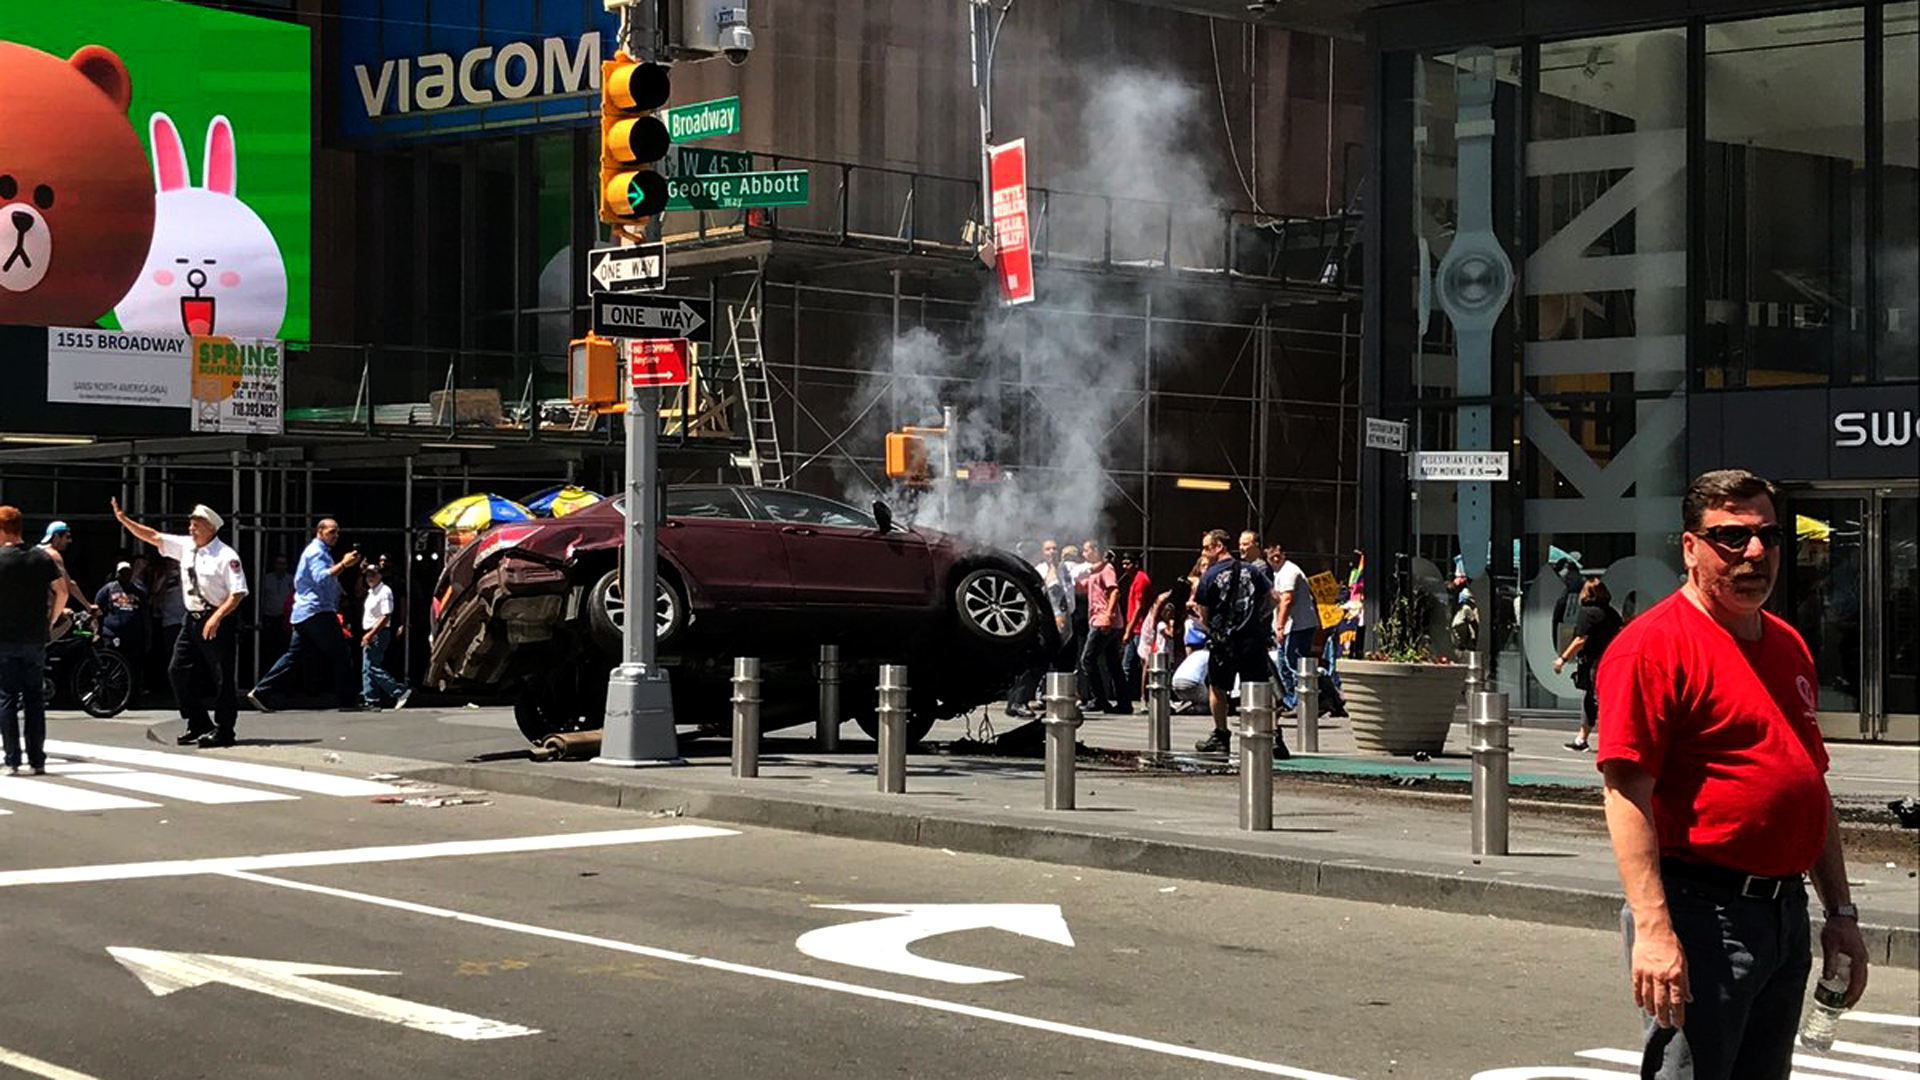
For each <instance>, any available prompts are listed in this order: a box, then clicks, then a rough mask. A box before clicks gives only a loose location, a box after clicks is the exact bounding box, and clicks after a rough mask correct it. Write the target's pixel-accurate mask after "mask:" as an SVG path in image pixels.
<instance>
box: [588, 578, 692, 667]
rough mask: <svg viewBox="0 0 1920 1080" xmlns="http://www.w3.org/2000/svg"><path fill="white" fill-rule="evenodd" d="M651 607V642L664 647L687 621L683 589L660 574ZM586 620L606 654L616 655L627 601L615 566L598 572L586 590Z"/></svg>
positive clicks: (625, 622)
mask: <svg viewBox="0 0 1920 1080" xmlns="http://www.w3.org/2000/svg"><path fill="white" fill-rule="evenodd" d="M653 607H654V619H653V643H654V646H655V647H656V648H664V647H666V646H667V645H668V644H669V643H671V642H672V641H673V640H674V639H675V638H676V637H677V636H678V635H679V634H680V631H682V630H683V629H685V628H686V625H687V596H686V592H685V590H683V589H682V588H681V587H680V583H679V582H678V581H675V580H674V579H673V577H672V576H671V575H669V574H661V575H659V577H657V578H656V579H655V587H654V605H653ZM587 624H588V625H589V626H590V627H592V629H593V637H594V640H595V641H597V642H598V643H599V644H600V647H601V648H602V649H604V650H605V651H606V653H607V654H608V655H609V656H619V655H620V652H621V649H622V647H623V644H622V640H621V634H622V633H623V632H624V629H625V627H626V624H627V601H626V595H625V593H624V592H623V591H622V589H621V585H620V571H619V570H618V569H613V570H609V571H607V572H606V573H604V574H602V575H600V580H599V581H596V582H594V584H593V588H592V589H591V590H589V591H588V594H587Z"/></svg>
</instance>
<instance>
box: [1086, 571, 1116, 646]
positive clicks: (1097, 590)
mask: <svg viewBox="0 0 1920 1080" xmlns="http://www.w3.org/2000/svg"><path fill="white" fill-rule="evenodd" d="M1119 587H1120V575H1119V573H1118V572H1117V571H1116V570H1114V568H1113V564H1112V563H1102V564H1101V566H1100V569H1098V570H1095V571H1093V572H1092V573H1090V574H1088V575H1087V625H1088V626H1091V627H1093V628H1094V629H1096V630H1106V629H1108V628H1110V627H1112V626H1113V602H1114V600H1115V599H1116V597H1115V592H1116V590H1118V589H1119Z"/></svg>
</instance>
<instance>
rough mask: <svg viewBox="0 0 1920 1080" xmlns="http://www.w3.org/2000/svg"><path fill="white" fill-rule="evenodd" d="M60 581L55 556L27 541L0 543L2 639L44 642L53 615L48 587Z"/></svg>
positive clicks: (0, 630)
mask: <svg viewBox="0 0 1920 1080" xmlns="http://www.w3.org/2000/svg"><path fill="white" fill-rule="evenodd" d="M59 580H60V567H59V565H58V564H56V563H55V562H54V561H53V558H52V556H50V555H48V554H47V553H46V552H44V551H41V550H40V549H39V548H34V547H28V546H27V545H26V544H6V545H0V641H4V642H7V643H9V644H26V645H44V644H46V643H47V620H48V618H49V617H50V616H51V615H52V611H51V610H50V608H49V605H48V602H47V589H48V588H49V587H50V586H52V585H53V583H54V582H56V581H59Z"/></svg>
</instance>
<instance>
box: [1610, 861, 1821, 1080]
mask: <svg viewBox="0 0 1920 1080" xmlns="http://www.w3.org/2000/svg"><path fill="white" fill-rule="evenodd" d="M1662 877H1663V878H1664V879H1665V884H1666V890H1667V909H1668V912H1669V914H1670V915H1671V916H1672V918H1673V932H1674V934H1675V936H1677V937H1678V938H1679V939H1680V948H1681V950H1682V951H1683V952H1684V953H1685V954H1686V957H1687V984H1688V988H1689V989H1690V990H1692V992H1693V1000H1692V1001H1690V1002H1688V1003H1687V1015H1686V1026H1685V1027H1683V1028H1665V1029H1663V1028H1660V1027H1658V1026H1656V1025H1655V1023H1654V1020H1653V1017H1651V1016H1646V1015H1645V1014H1642V1026H1643V1029H1644V1033H1645V1038H1646V1046H1645V1050H1644V1057H1643V1059H1642V1062H1641V1065H1640V1075H1641V1077H1642V1080H1787V1077H1788V1076H1789V1074H1790V1073H1791V1072H1792V1067H1793V1041H1794V1036H1795V1035H1796V1033H1797V1032H1798V1030H1799V1027H1800V1008H1801V1006H1802V1004H1804V1002H1805V998H1806V991H1807V977H1808V976H1809V975H1810V974H1811V973H1812V971H1813V957H1812V943H1811V939H1812V932H1811V930H1810V929H1809V927H1808V925H1807V891H1806V888H1805V887H1804V886H1795V887H1793V888H1791V889H1789V890H1788V891H1787V894H1786V895H1784V896H1782V897H1781V898H1780V899H1778V900H1752V899H1746V898H1743V897H1741V896H1738V895H1736V894H1735V893H1734V892H1733V891H1732V890H1731V889H1728V888H1724V887H1721V886H1718V885H1709V884H1706V883H1703V882H1698V881H1693V880H1682V879H1679V878H1676V877H1674V876H1673V875H1671V874H1663V875H1662ZM1620 927H1621V929H1622V931H1623V932H1624V934H1625V937H1626V946H1627V957H1628V963H1629V965H1631V963H1632V957H1633V912H1632V910H1631V909H1629V908H1626V907H1624V906H1623V907H1622V908H1621V909H1620ZM1628 1000H1632V999H1631V998H1629V999H1628Z"/></svg>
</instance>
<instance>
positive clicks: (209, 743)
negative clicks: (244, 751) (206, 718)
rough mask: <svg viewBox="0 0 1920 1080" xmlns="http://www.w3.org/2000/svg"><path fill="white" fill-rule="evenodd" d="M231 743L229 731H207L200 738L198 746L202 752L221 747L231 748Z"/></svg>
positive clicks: (231, 736) (231, 735) (232, 740)
mask: <svg viewBox="0 0 1920 1080" xmlns="http://www.w3.org/2000/svg"><path fill="white" fill-rule="evenodd" d="M233 742H234V739H233V732H231V731H209V732H207V733H206V734H205V735H202V736H200V742H199V746H200V749H202V750H214V749H218V748H220V747H223V746H232V745H233Z"/></svg>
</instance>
